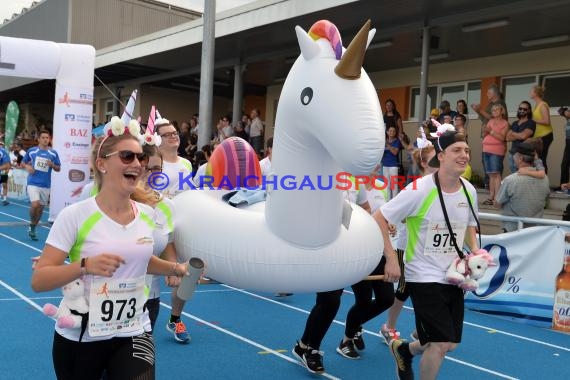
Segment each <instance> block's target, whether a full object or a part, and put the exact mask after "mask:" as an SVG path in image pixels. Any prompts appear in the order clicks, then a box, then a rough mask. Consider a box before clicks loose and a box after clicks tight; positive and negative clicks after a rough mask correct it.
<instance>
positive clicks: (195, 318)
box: [0, 233, 340, 380]
mask: <svg viewBox="0 0 570 380" xmlns="http://www.w3.org/2000/svg"><path fill="white" fill-rule="evenodd" d="M0 236H2V237H5V238H7V239H10V240H12V241H14V242H16V243H19V244H22V245H25V246H26V247H28V248H31V249H33V250H35V251H38V252H41V251H40V250H39V249H37V248H35V247H32V246H30V245H28V244H26V243H22V242H21V241H19V240H16V239H13V238H11V237H10V236H7V235H5V234H3V233H0ZM0 285H2V286H3V287H5V288H6V289H8V290H9V291H10V292H12V293H14V294H15V295H16V296H18V297H19V298H21V299H22V300H24V301H25V302H26V303H28V304H30V305H31V306H32V307H34V308H35V309H37V310H38V311H39V312H40V313H42V315H43V308H42V307H40V306H39V305H38V304H37V303H35V302H34V301H32V300H31V299H29V298H28V297H26V296H25V295H23V294H22V293H20V292H19V291H17V290H16V289H14V288H12V287H11V286H10V285H8V284H6V283H5V282H4V281H2V280H0ZM160 304H161V305H162V306H163V307H165V308H167V309H170V310H172V307H171V306H170V305H167V304H165V303H164V302H161V303H160ZM182 314H183V315H184V316H186V317H188V318H190V319H193V320H195V321H198V322H200V323H202V324H204V325H206V326H208V327H211V328H213V329H216V330H218V331H220V332H222V333H224V334H227V335H230V336H232V337H233V338H236V339H238V340H241V341H242V342H245V343H247V344H250V345H252V346H254V347H257V348H259V349H261V350H262V351H266V352H269V353H271V354H273V355H276V356H277V357H279V358H281V359H284V360H287V361H288V362H291V363H294V364H297V365H299V366H301V367H303V365H302V364H301V363H299V361H297V360H295V359H293V358H290V357H289V356H287V355H283V354H282V353H280V352H277V351H275V350H273V349H271V348H269V347H265V346H264V345H262V344H259V343H257V342H254V341H252V340H250V339H247V338H245V337H243V336H241V335H238V334H236V333H233V332H231V331H229V330H226V329H224V328H221V327H219V326H216V325H214V324H212V323H210V322H208V321H205V320H203V319H201V318H198V317H196V316H194V315H191V314H188V313H186V312H184V311H183V312H182ZM320 376H322V377H325V378H327V379H331V380H340V378H338V377H335V376H332V375H330V374H328V373H326V372H325V373H323V374H322V375H320Z"/></svg>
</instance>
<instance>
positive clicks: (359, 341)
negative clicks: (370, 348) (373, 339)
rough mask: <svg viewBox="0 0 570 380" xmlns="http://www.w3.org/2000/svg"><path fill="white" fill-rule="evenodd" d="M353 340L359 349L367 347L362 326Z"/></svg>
mask: <svg viewBox="0 0 570 380" xmlns="http://www.w3.org/2000/svg"><path fill="white" fill-rule="evenodd" d="M352 342H353V343H354V347H356V349H357V350H358V351H362V350H364V349H365V348H366V345H365V344H364V337H363V336H362V328H361V329H360V331H358V332H357V333H356V334H354V338H352Z"/></svg>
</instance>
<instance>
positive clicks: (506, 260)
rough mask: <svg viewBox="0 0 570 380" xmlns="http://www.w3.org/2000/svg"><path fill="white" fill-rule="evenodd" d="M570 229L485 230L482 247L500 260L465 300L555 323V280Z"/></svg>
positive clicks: (506, 314)
mask: <svg viewBox="0 0 570 380" xmlns="http://www.w3.org/2000/svg"><path fill="white" fill-rule="evenodd" d="M569 231H570V230H568V229H565V228H562V227H556V226H539V227H529V228H524V229H522V230H520V231H515V232H509V233H504V234H499V235H489V236H481V239H482V243H483V248H485V249H486V250H488V251H489V253H491V254H492V255H493V257H494V259H495V263H497V266H496V267H491V268H489V269H488V270H487V272H486V273H485V276H484V277H483V278H482V279H480V280H479V288H478V289H477V291H475V292H469V293H467V294H466V298H465V306H466V307H467V308H469V309H472V310H477V311H482V312H485V313H488V314H493V315H498V316H503V317H508V318H511V319H516V320H518V321H520V322H523V323H529V324H534V325H538V326H541V327H551V326H552V316H553V306H554V292H555V281H556V276H557V275H558V273H560V270H561V268H562V264H563V260H564V248H565V242H564V235H565V233H567V232H569Z"/></svg>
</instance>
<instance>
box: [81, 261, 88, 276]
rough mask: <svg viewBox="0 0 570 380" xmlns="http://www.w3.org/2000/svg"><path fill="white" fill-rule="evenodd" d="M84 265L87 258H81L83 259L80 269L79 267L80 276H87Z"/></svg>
mask: <svg viewBox="0 0 570 380" xmlns="http://www.w3.org/2000/svg"><path fill="white" fill-rule="evenodd" d="M86 264H87V257H83V258H82V259H81V267H80V268H81V275H82V276H83V275H86V274H87V267H86Z"/></svg>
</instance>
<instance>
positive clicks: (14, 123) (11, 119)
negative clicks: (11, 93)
mask: <svg viewBox="0 0 570 380" xmlns="http://www.w3.org/2000/svg"><path fill="white" fill-rule="evenodd" d="M19 117H20V109H19V108H18V103H16V102H15V101H13V100H12V101H11V102H10V103H8V107H6V124H5V127H4V129H5V134H4V146H5V147H6V150H7V151H8V152H9V151H10V146H11V145H12V143H13V142H14V136H16V129H17V128H18V119H19Z"/></svg>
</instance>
